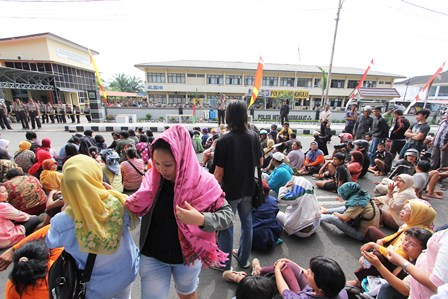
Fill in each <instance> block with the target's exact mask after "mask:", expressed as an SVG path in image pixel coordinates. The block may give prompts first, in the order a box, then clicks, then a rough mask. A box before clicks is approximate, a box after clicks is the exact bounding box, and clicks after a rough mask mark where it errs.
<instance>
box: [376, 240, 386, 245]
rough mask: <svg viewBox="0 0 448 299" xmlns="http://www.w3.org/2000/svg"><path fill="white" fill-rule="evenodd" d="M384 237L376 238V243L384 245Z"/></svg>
mask: <svg viewBox="0 0 448 299" xmlns="http://www.w3.org/2000/svg"><path fill="white" fill-rule="evenodd" d="M384 243H385V242H384V239H378V240H376V244H378V245H380V246H384Z"/></svg>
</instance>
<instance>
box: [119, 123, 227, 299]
mask: <svg viewBox="0 0 448 299" xmlns="http://www.w3.org/2000/svg"><path fill="white" fill-rule="evenodd" d="M151 158H152V161H153V167H152V168H151V169H150V170H149V171H148V172H147V173H146V175H145V177H144V178H143V182H142V185H141V186H140V188H139V189H138V191H136V192H135V193H134V194H132V195H131V196H129V198H128V199H127V201H126V206H127V208H128V209H129V210H130V211H131V212H134V213H136V214H138V215H140V216H143V217H142V224H141V231H140V251H141V258H140V277H141V292H142V293H141V297H142V298H146V299H148V298H150V299H152V298H168V296H169V288H170V281H171V276H173V279H174V283H175V287H176V291H177V294H178V296H179V298H181V299H186V298H197V296H198V294H197V287H198V285H199V274H200V272H201V268H202V265H208V266H214V265H216V266H220V265H222V264H223V263H224V262H225V261H226V260H227V256H226V254H225V253H224V252H222V251H221V250H219V248H218V246H217V245H216V238H215V235H216V234H215V231H216V230H222V229H225V228H227V227H229V226H231V225H232V223H233V212H232V209H231V207H230V205H229V204H228V203H227V201H226V200H225V198H224V196H225V194H224V193H223V191H222V189H221V187H220V185H219V184H218V182H217V181H216V179H215V178H214V176H213V175H212V174H210V173H208V172H207V171H205V170H203V169H202V168H201V167H200V166H199V163H198V159H197V156H196V154H195V152H194V149H193V145H192V143H191V139H190V135H189V133H188V131H187V130H186V129H185V128H184V127H183V126H180V125H176V126H173V127H171V128H170V129H168V130H166V131H165V132H163V133H162V134H161V135H160V137H158V138H157V139H156V140H155V141H154V142H153V143H152V146H151Z"/></svg>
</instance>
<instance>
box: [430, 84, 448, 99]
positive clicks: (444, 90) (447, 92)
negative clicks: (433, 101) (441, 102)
mask: <svg viewBox="0 0 448 299" xmlns="http://www.w3.org/2000/svg"><path fill="white" fill-rule="evenodd" d="M437 89H439V92H438V93H437V96H438V97H448V86H445V85H440V86H431V89H430V90H429V92H428V95H429V96H430V97H435V96H436V92H437Z"/></svg>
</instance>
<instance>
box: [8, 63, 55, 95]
mask: <svg viewBox="0 0 448 299" xmlns="http://www.w3.org/2000/svg"><path fill="white" fill-rule="evenodd" d="M53 77H54V75H52V74H47V73H41V72H34V71H25V70H21V69H15V68H9V67H3V66H0V88H7V89H26V90H53V89H54V87H53V85H52V84H51V82H52V81H53Z"/></svg>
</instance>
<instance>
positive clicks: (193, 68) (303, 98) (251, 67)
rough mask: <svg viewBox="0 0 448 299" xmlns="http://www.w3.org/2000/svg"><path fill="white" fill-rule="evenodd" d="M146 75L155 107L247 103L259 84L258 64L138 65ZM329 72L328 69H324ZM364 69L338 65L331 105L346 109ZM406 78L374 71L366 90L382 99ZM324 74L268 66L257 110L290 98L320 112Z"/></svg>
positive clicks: (294, 67)
mask: <svg viewBox="0 0 448 299" xmlns="http://www.w3.org/2000/svg"><path fill="white" fill-rule="evenodd" d="M135 67H137V68H138V69H141V70H142V71H144V72H145V78H146V82H145V87H146V92H147V93H148V99H149V102H150V105H151V106H155V107H176V106H178V105H184V106H185V107H191V106H192V104H193V99H194V98H196V99H199V105H200V106H201V107H204V108H207V107H211V108H213V107H215V106H216V102H217V100H218V98H219V96H220V94H225V95H226V96H227V97H228V98H233V99H243V97H247V96H250V95H251V89H252V88H253V85H254V81H255V70H256V69H257V64H256V63H245V62H223V61H191V60H178V61H166V62H150V63H141V64H137V65H135ZM324 69H326V68H325V67H324ZM363 73H364V70H362V69H356V68H349V67H334V68H333V70H332V74H331V82H330V89H329V98H328V104H330V106H331V107H333V109H334V110H336V111H337V110H342V109H344V107H345V104H346V102H347V100H348V98H349V95H350V93H351V92H352V91H353V89H354V88H355V87H356V86H357V85H358V82H359V80H360V79H361V77H362V75H363ZM398 78H404V77H403V76H400V75H396V74H389V73H383V72H379V71H370V72H369V74H368V76H367V78H366V80H365V81H364V84H363V86H364V87H371V88H373V89H372V90H374V91H375V89H376V88H378V95H379V96H381V95H380V93H381V90H383V89H384V88H386V89H387V88H392V87H393V84H394V81H395V80H396V79H398ZM321 82H322V72H321V70H320V69H319V68H318V67H317V66H311V65H290V64H270V63H265V64H264V71H263V81H262V89H261V91H260V92H259V94H258V100H257V106H256V107H257V108H260V109H277V108H278V107H279V101H278V99H279V98H284V97H285V94H286V95H288V94H289V97H290V98H291V100H292V103H290V104H291V107H292V109H294V110H314V109H317V108H318V107H320V106H321V104H322V99H323V94H324V91H323V89H322V86H321Z"/></svg>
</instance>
